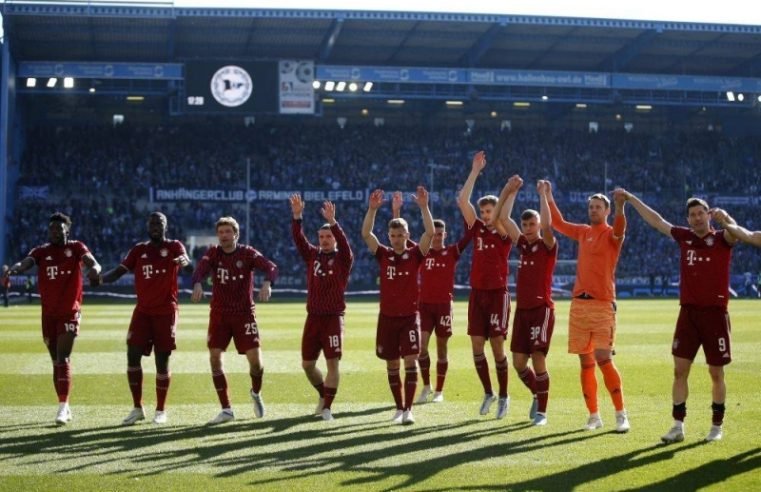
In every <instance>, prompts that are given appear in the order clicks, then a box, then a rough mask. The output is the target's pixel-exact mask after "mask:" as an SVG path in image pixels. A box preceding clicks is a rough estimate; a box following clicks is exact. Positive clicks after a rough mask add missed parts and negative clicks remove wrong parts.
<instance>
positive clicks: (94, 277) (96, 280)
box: [87, 268, 103, 287]
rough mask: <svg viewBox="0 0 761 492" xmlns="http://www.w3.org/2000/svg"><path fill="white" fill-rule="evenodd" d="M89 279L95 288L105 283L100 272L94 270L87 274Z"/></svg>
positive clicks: (91, 269)
mask: <svg viewBox="0 0 761 492" xmlns="http://www.w3.org/2000/svg"><path fill="white" fill-rule="evenodd" d="M87 279H88V280H89V281H90V285H92V286H93V287H97V286H99V285H100V284H101V283H102V282H103V278H102V277H101V276H100V272H97V271H95V269H94V268H90V271H88V272H87Z"/></svg>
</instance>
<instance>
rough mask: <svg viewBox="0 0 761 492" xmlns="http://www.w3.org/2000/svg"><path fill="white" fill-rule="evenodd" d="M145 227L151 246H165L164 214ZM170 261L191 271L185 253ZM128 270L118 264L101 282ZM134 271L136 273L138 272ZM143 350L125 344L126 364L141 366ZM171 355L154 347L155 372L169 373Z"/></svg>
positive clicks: (150, 218) (116, 277)
mask: <svg viewBox="0 0 761 492" xmlns="http://www.w3.org/2000/svg"><path fill="white" fill-rule="evenodd" d="M147 229H148V237H149V239H150V241H149V244H150V245H151V246H152V247H154V248H156V250H158V249H159V248H162V247H165V246H166V243H167V237H166V232H167V218H166V216H165V215H164V214H162V213H160V212H154V213H152V214H151V215H150V216H149V218H148V224H147ZM164 251H166V250H164ZM172 261H173V263H175V264H177V265H180V266H181V267H182V268H183V269H184V270H185V271H186V272H188V273H193V266H192V265H191V264H190V258H188V255H187V254H184V253H183V254H180V255H179V256H177V257H176V258H174V259H173V260H172ZM128 272H129V269H128V268H127V267H126V266H125V265H124V264H120V265H118V266H117V267H115V268H112V269H111V270H109V271H107V272H106V273H104V274H103V276H102V282H103V283H104V284H110V283H113V282H116V281H117V280H119V279H120V278H121V277H122V276H123V275H124V274H126V273H128ZM135 273H136V274H138V272H135ZM138 304H140V303H138ZM144 350H145V349H144V347H143V346H141V345H138V344H127V366H128V367H130V368H139V367H140V366H141V359H142V357H143V355H145V352H144ZM171 355H172V352H171V351H164V350H163V349H162V350H159V348H158V347H156V372H157V373H158V374H168V373H169V357H170V356H171ZM130 423H133V422H130Z"/></svg>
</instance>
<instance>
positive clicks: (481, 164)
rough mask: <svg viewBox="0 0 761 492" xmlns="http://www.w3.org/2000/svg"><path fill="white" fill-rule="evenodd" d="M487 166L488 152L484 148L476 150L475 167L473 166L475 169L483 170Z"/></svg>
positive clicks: (477, 170)
mask: <svg viewBox="0 0 761 492" xmlns="http://www.w3.org/2000/svg"><path fill="white" fill-rule="evenodd" d="M485 167H486V153H485V152H484V151H483V150H479V151H478V152H476V155H474V156H473V167H472V168H471V169H472V170H473V171H476V172H479V173H480V172H481V171H483V170H484V168H485Z"/></svg>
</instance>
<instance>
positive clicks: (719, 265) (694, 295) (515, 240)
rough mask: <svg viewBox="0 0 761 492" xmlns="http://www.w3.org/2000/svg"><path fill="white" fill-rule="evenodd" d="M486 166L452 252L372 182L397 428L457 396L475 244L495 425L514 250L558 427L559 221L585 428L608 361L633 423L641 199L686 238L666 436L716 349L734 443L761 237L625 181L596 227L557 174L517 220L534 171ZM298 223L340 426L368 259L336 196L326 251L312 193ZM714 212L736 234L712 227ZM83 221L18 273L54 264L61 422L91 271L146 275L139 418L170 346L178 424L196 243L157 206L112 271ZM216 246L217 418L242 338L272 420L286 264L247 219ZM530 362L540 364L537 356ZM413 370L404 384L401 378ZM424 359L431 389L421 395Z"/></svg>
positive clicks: (131, 377)
mask: <svg viewBox="0 0 761 492" xmlns="http://www.w3.org/2000/svg"><path fill="white" fill-rule="evenodd" d="M485 167H486V156H485V154H484V152H478V153H476V154H475V156H474V158H473V162H472V166H471V171H470V174H469V175H468V178H467V180H466V181H465V184H464V185H463V188H462V190H461V192H460V195H459V197H458V205H459V208H460V210H461V212H462V215H463V218H464V221H465V225H466V232H465V235H464V237H462V238H461V239H460V240H459V241H458V242H456V243H454V244H451V245H447V244H446V239H447V233H446V224H445V223H444V222H443V221H442V220H433V217H432V216H431V212H430V209H429V205H428V199H429V197H428V192H427V191H426V190H425V188H423V187H422V186H421V187H418V189H417V192H416V194H414V195H412V197H411V198H412V201H414V202H415V203H416V204H417V205H418V207H419V209H420V212H421V215H422V221H423V225H424V233H423V235H422V237H421V238H420V240H419V241H418V242H414V241H412V240H410V233H409V229H408V225H407V222H406V221H405V220H404V219H403V218H401V209H402V204H403V202H404V199H403V196H402V195H401V193H399V192H397V193H395V194H393V198H392V211H393V216H394V218H393V219H392V220H391V221H390V222H389V224H388V242H389V245H384V244H381V242H380V241H379V239H378V237H377V236H376V235H375V234H374V233H373V228H374V222H375V216H376V213H377V211H378V209H379V208H381V206H382V205H383V204H384V202H385V199H384V196H385V195H384V192H383V191H382V190H375V191H374V192H372V193H371V195H370V198H369V203H368V209H367V213H366V215H365V218H364V221H363V224H362V238H363V240H364V242H365V243H366V245H367V247H368V248H369V250H370V252H371V253H372V254H373V255H374V256H375V258H376V260H377V262H378V265H379V279H380V312H379V315H378V323H377V333H376V355H377V356H378V358H380V359H382V360H385V361H386V367H387V375H388V383H389V388H390V390H391V393H392V395H393V399H394V403H395V405H396V410H395V412H394V415H393V418H392V421H393V422H395V423H399V424H411V423H414V421H415V417H414V415H413V412H412V408H413V402H415V403H422V402H425V401H428V400H429V399H430V400H431V401H433V402H441V401H443V400H444V395H443V388H444V382H445V379H446V373H447V369H448V360H447V340H448V338H449V337H451V335H452V320H453V316H452V302H453V289H454V272H455V266H456V264H457V261H458V260H459V258H460V256H461V254H462V252H463V250H464V249H465V248H466V247H467V246H468V245H469V244H470V243H472V244H473V255H472V256H473V260H472V267H471V273H470V286H471V292H470V298H469V303H468V325H467V326H468V327H467V332H468V335H469V336H470V339H471V345H472V352H473V360H474V364H475V369H476V372H477V374H478V378H479V380H480V382H481V384H482V386H483V390H484V398H483V401H482V403H481V406H480V409H479V413H480V414H481V415H487V414H488V413H489V412H490V409H491V407H492V405H493V403H495V402H496V403H497V410H496V418H497V419H502V418H504V417H505V416H506V414H507V412H508V410H509V406H510V397H509V395H508V390H507V386H508V384H507V383H508V365H509V364H508V360H507V354H506V353H505V347H504V345H505V339H506V337H507V331H508V330H507V322H508V318H509V314H510V296H509V293H508V290H507V283H508V256H509V253H510V250H511V248H512V247H513V246H514V247H517V248H518V249H519V251H520V261H519V269H518V273H517V282H516V284H517V292H516V299H517V303H516V304H517V306H516V312H515V316H514V324H513V334H512V339H511V343H510V351H511V352H512V362H513V366H514V367H515V369H516V372H517V373H518V375H519V377H520V379H521V381H522V382H523V383H524V385H525V386H526V387H527V388H528V389H529V391H530V392H531V394H532V395H533V400H532V405H531V409H530V412H529V418H530V419H531V421H532V422H533V424H534V425H537V426H542V425H546V423H547V404H548V396H549V388H550V375H549V372H548V370H547V364H546V356H547V353H548V351H549V348H550V341H551V339H552V333H553V329H554V321H555V317H554V304H553V301H552V291H551V286H552V276H553V272H554V268H555V263H556V260H557V253H558V243H557V241H556V239H555V235H554V232H553V229H554V230H555V231H557V232H559V233H561V234H562V235H565V236H567V237H568V238H570V239H572V240H574V241H577V243H578V262H577V273H576V281H575V284H574V288H573V293H572V301H571V307H570V313H569V339H568V352H569V353H572V354H577V355H578V356H579V363H580V380H581V388H582V394H583V396H584V400H585V403H586V406H587V409H588V411H589V416H588V419H587V422H586V424H585V425H584V429H587V430H594V429H598V428H600V427H602V426H603V422H602V419H601V417H600V414H599V411H598V400H597V384H598V383H597V375H596V370H595V369H596V367H597V368H599V369H600V372H601V373H602V376H603V381H604V384H605V387H606V389H607V390H608V392H609V394H610V396H611V400H612V403H613V406H614V408H615V421H616V424H615V430H616V431H617V432H621V433H623V432H627V431H628V430H629V429H630V424H629V420H628V415H627V412H626V409H625V406H624V395H623V384H622V380H621V375H620V373H619V371H618V369H617V367H616V365H615V363H614V362H613V358H612V355H613V353H614V352H613V350H614V344H615V335H616V303H615V301H616V298H615V270H616V264H617V262H618V258H619V255H620V251H621V246H622V244H623V241H624V236H625V231H626V216H625V205H626V204H627V203H629V204H631V205H632V206H633V207H634V209H635V210H636V211H637V212H638V213H639V214H640V215H641V216H642V218H643V219H644V220H645V222H647V223H648V224H649V225H651V226H652V227H653V228H655V229H656V230H658V231H659V232H661V233H663V234H665V235H668V236H669V237H672V238H673V239H674V240H675V241H676V242H677V243H678V244H679V246H680V251H681V253H680V256H681V262H680V269H681V275H680V279H681V280H680V304H681V308H680V312H679V317H678V320H677V324H676V330H675V333H674V338H673V344H672V355H673V358H674V367H675V371H674V382H673V388H672V400H673V409H672V416H673V418H674V425H673V427H672V428H671V429H670V430H669V431H668V432H667V433H666V434H665V435H664V436H663V437H662V438H661V439H662V440H663V441H664V442H666V443H670V442H678V441H682V440H683V439H684V420H685V417H686V413H687V411H686V400H687V394H688V385H687V378H688V376H689V372H690V368H691V365H692V362H693V361H694V359H695V356H696V355H697V352H698V350H699V348H700V347H701V346H702V347H703V351H704V353H705V357H706V360H707V362H708V367H709V373H710V376H711V381H712V399H713V405H712V424H711V428H710V431H709V434H708V435H707V437H706V440H709V441H713V440H718V439H721V438H722V435H723V431H722V423H723V418H724V409H725V406H724V404H725V398H726V387H725V384H724V370H723V368H724V366H725V365H727V364H729V362H731V347H730V322H729V316H728V313H727V304H728V299H729V264H730V258H731V247H732V245H733V244H734V243H735V242H736V240H738V239H740V240H743V241H745V242H748V243H751V244H755V245H756V246H761V232H749V231H747V230H746V229H744V228H742V227H740V226H738V225H737V224H736V223H735V221H734V220H733V219H732V218H731V217H730V216H729V215H728V214H727V213H726V212H725V211H724V210H721V209H713V210H711V209H709V207H708V205H707V203H706V202H705V201H703V200H701V199H698V198H692V199H690V200H689V201H688V202H687V207H686V211H687V221H688V224H689V227H676V226H673V225H671V224H670V223H669V222H667V221H666V220H664V219H663V218H662V217H661V216H660V215H659V214H658V213H657V212H655V211H654V210H652V209H651V208H649V207H648V206H647V205H645V204H644V203H643V202H642V201H641V200H640V199H639V198H637V197H636V196H634V195H633V194H631V193H630V192H628V191H626V190H624V189H620V188H619V189H616V190H615V191H614V192H613V205H614V209H615V213H614V220H613V225H612V226H611V225H609V224H608V216H609V215H610V213H611V202H610V200H609V199H608V197H607V196H605V195H604V194H595V195H592V196H591V197H589V200H588V206H587V208H588V217H589V224H575V223H570V222H567V221H566V220H564V218H563V216H562V214H561V212H560V210H559V209H558V207H557V205H556V203H555V200H554V198H553V194H552V186H551V184H550V182H549V181H545V180H540V181H538V182H537V186H536V191H537V193H538V195H539V203H540V207H539V208H540V210H539V211H536V210H530V209H529V210H526V211H524V212H523V213H522V214H521V216H520V226H519V225H518V224H517V223H516V222H515V221H514V220H513V219H512V218H511V213H512V209H513V205H514V202H515V198H516V196H517V193H518V191H519V190H520V189H521V187H522V186H523V180H522V179H521V178H520V177H519V176H517V175H515V176H512V177H510V178H509V179H508V180H507V182H506V183H505V185H504V187H503V189H502V192H501V193H500V196H499V197H497V196H493V195H487V196H484V197H481V198H480V199H479V200H478V201H477V205H478V213H477V212H476V208H475V207H474V206H473V204H472V203H471V195H472V192H473V188H474V185H475V182H476V180H477V178H478V176H479V175H480V174H481V173H482V172H483V170H484V169H485ZM290 206H291V211H292V216H293V219H292V222H291V233H292V236H293V240H294V242H295V244H296V247H297V249H298V251H299V254H300V255H301V257H302V258H303V260H304V262H305V265H306V269H307V292H308V298H307V319H306V322H305V326H304V331H303V336H302V346H301V352H302V367H303V369H304V371H305V374H306V376H307V378H308V380H309V382H310V383H311V384H312V385H313V386H314V388H315V389H316V391H317V393H318V395H319V397H318V404H317V407H316V409H315V415H316V416H320V417H322V418H323V419H324V420H333V414H332V410H331V408H332V403H333V400H334V398H335V396H336V394H337V391H338V382H339V361H340V359H341V356H342V349H343V336H344V313H345V309H346V303H345V298H344V294H345V291H346V287H347V284H348V280H349V273H350V271H351V268H352V265H353V260H354V258H353V254H352V250H351V246H350V244H349V241H348V239H347V237H346V234H345V233H344V231H343V229H342V228H341V226H340V225H339V224H338V222H337V220H336V209H335V206H334V205H333V204H332V203H330V202H324V203H323V206H322V208H321V210H320V212H321V215H322V217H323V218H324V219H325V221H326V223H325V224H324V225H322V226H321V227H320V228H319V230H318V244H317V245H314V244H311V243H310V242H309V241H308V239H307V238H306V236H305V235H304V230H303V226H302V222H303V214H304V209H305V203H304V201H303V200H302V198H301V197H300V196H299V195H298V194H294V195H293V196H291V198H290ZM711 219H713V220H715V221H716V222H717V223H719V224H720V225H721V226H722V227H724V229H723V230H714V229H713V228H712V227H711V223H710V222H711ZM70 227H71V220H70V219H69V218H68V217H67V216H65V215H63V214H61V213H56V214H54V215H53V216H51V218H50V222H49V225H48V236H49V243H47V244H44V245H41V246H38V247H36V248H34V249H32V251H31V252H30V253H29V255H28V256H27V257H26V258H24V259H23V260H22V261H20V262H18V263H16V264H15V265H13V266H12V267H11V268H10V269H9V271H8V275H16V274H19V273H22V272H24V271H26V270H28V269H30V268H32V267H33V266H35V265H36V266H37V269H38V279H39V282H38V285H39V289H40V297H41V300H42V334H43V340H44V342H45V344H46V346H47V348H48V351H49V353H50V356H51V359H52V361H53V381H54V386H55V389H56V393H57V394H58V399H59V407H58V412H57V415H56V423H57V424H61V425H62V424H66V423H67V422H69V421H70V420H71V418H72V414H71V409H70V407H69V403H68V401H69V392H70V389H71V380H72V377H71V363H70V356H71V352H72V348H73V344H74V339H75V337H76V336H77V335H78V333H79V324H80V306H81V302H82V270H81V264H82V263H84V265H85V266H86V267H88V268H89V270H88V272H87V276H88V278H89V280H90V283H91V284H92V285H99V284H101V283H111V282H114V281H116V280H117V279H119V278H120V277H121V276H122V275H124V274H126V273H128V272H133V273H134V278H135V290H136V293H137V306H136V307H135V310H134V312H133V316H132V319H131V321H130V325H129V330H128V332H127V359H128V363H127V366H128V367H127V376H128V381H129V387H130V391H131V393H132V398H133V409H132V410H131V411H130V413H129V415H128V416H127V417H126V418H125V419H124V421H123V424H125V425H131V424H134V423H136V422H138V421H140V420H144V419H145V410H144V408H143V401H142V386H143V371H142V365H141V359H142V357H143V356H148V355H150V354H151V351H153V350H155V363H156V398H157V403H156V411H155V415H154V418H153V422H154V423H157V424H163V423H165V422H166V421H167V413H166V410H165V404H166V397H167V392H168V389H169V385H170V381H171V372H170V370H169V358H170V355H171V353H172V351H173V350H175V349H176V345H175V329H176V325H177V319H178V318H177V313H178V287H177V276H178V274H179V272H180V270H181V269H187V270H188V271H192V266H191V262H190V259H189V258H188V255H187V253H186V251H185V248H184V246H183V245H182V243H181V242H179V241H176V240H170V239H167V237H166V232H167V218H166V216H164V214H162V213H160V212H154V213H152V214H151V215H150V217H149V220H148V236H149V240H148V241H146V242H142V243H138V244H136V245H135V246H134V247H133V248H132V249H131V250H130V251H129V253H128V254H127V256H126V258H125V259H124V261H123V262H122V263H121V264H120V265H118V266H117V267H115V268H113V269H111V270H109V271H107V272H105V273H102V274H101V267H100V265H99V264H98V262H97V261H96V260H95V258H94V257H93V255H92V253H91V252H90V251H89V250H88V248H87V247H86V246H85V245H84V244H83V243H82V242H80V241H75V240H70V239H69V230H70ZM216 235H217V239H218V244H217V245H214V246H211V247H210V248H209V249H208V251H207V252H206V253H205V254H204V256H203V257H202V258H201V260H200V261H199V262H198V264H197V266H196V268H195V270H194V271H193V277H192V283H193V293H192V296H191V300H192V301H193V302H199V301H201V300H202V299H203V297H204V291H203V287H202V281H203V280H204V279H205V278H206V277H207V276H211V280H212V296H211V309H210V316H209V327H208V338H207V346H208V349H209V355H210V364H211V373H212V379H213V383H214V387H215V389H216V392H217V395H218V397H219V402H220V406H221V411H220V413H219V414H218V415H216V416H215V417H214V418H213V419H212V420H211V421H210V423H211V424H219V423H223V422H227V421H230V420H233V419H234V418H235V416H234V413H233V410H232V405H231V402H230V397H229V393H228V384H227V379H226V376H225V372H224V368H223V356H222V354H223V353H224V351H225V350H226V349H227V347H228V346H229V344H230V342H231V341H233V343H234V344H235V348H236V350H237V351H238V353H239V354H242V355H245V356H246V358H247V360H248V362H249V369H250V371H249V372H250V376H251V390H250V395H251V398H252V401H253V408H254V414H255V416H256V417H263V416H264V415H265V412H266V410H265V405H264V401H263V399H262V394H261V388H262V378H263V373H264V366H263V361H262V353H261V345H260V333H259V326H258V324H257V320H256V314H255V303H254V300H253V280H254V278H253V275H254V272H255V271H258V272H261V273H262V274H263V275H264V281H263V282H262V285H261V286H260V289H259V295H258V300H259V301H262V302H266V301H268V300H269V298H270V296H271V289H272V285H273V284H274V282H275V281H276V279H277V276H278V267H277V265H275V263H273V262H272V261H271V260H269V259H267V258H266V257H264V256H263V255H262V254H261V253H260V252H259V251H257V250H256V249H254V248H252V247H251V246H247V245H243V244H240V243H239V242H238V238H239V226H238V223H237V222H236V221H235V219H234V218H232V217H222V218H220V219H219V220H218V221H217V223H216ZM434 334H435V336H436V355H437V361H436V384H435V386H433V387H432V385H431V381H430V367H431V358H430V355H429V351H428V346H429V342H430V338H431V336H432V335H434ZM487 341H488V342H489V345H490V347H491V352H492V355H493V360H494V365H495V369H496V379H497V386H498V388H497V393H496V394H495V392H494V389H493V387H492V382H491V377H490V371H489V363H488V358H487V356H486V354H485V350H486V342H487ZM320 352H322V353H323V354H324V357H325V359H326V366H327V374H326V375H325V376H324V377H323V374H322V372H321V371H320V369H319V368H318V367H317V364H316V363H317V360H318V358H319V354H320ZM529 362H530V364H529ZM402 365H403V367H404V373H405V377H404V381H402V378H401V375H400V372H401V368H402ZM418 368H419V369H420V373H421V375H422V379H423V389H422V391H421V392H420V394H419V396H418V398H417V399H415V394H416V391H417V386H418Z"/></svg>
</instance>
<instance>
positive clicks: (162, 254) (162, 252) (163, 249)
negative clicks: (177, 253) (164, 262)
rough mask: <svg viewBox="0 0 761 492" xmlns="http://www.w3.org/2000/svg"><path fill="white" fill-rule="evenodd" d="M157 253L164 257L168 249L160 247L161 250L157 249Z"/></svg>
mask: <svg viewBox="0 0 761 492" xmlns="http://www.w3.org/2000/svg"><path fill="white" fill-rule="evenodd" d="M159 254H160V255H161V256H162V257H164V258H166V257H167V255H168V254H169V250H168V249H166V248H162V249H161V251H159Z"/></svg>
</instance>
